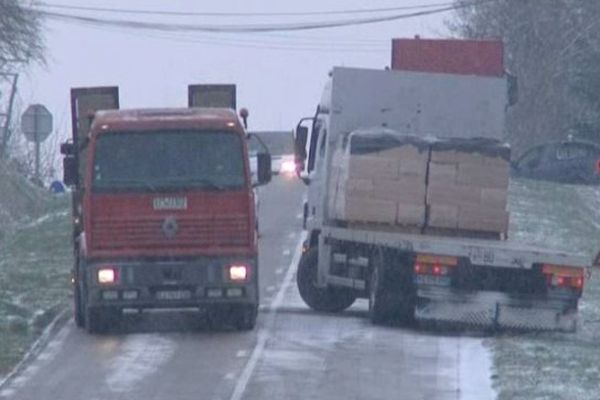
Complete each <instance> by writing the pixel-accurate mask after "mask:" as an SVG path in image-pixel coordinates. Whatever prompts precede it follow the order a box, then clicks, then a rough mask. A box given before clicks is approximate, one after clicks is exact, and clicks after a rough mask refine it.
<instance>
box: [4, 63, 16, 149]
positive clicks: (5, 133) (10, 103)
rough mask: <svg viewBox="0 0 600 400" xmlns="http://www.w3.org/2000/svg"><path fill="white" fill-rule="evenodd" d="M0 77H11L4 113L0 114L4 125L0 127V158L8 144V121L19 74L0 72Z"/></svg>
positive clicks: (9, 132) (11, 111)
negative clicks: (0, 132)
mask: <svg viewBox="0 0 600 400" xmlns="http://www.w3.org/2000/svg"><path fill="white" fill-rule="evenodd" d="M0 77H4V78H5V79H8V78H9V77H12V86H11V91H10V96H9V99H8V107H7V111H6V113H5V114H0V116H2V115H4V117H5V118H4V126H3V127H2V144H1V147H0V158H4V157H6V147H7V146H8V140H9V139H10V134H11V131H10V121H11V118H12V113H13V106H14V103H15V97H16V94H17V81H18V79H19V74H17V73H0Z"/></svg>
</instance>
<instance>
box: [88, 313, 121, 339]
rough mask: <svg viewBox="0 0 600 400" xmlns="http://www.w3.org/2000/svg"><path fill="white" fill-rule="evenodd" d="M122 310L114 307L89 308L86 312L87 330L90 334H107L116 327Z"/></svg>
mask: <svg viewBox="0 0 600 400" xmlns="http://www.w3.org/2000/svg"><path fill="white" fill-rule="evenodd" d="M120 317H121V310H119V309H118V308H113V307H88V308H87V310H86V312H85V328H86V330H87V331H88V333H106V332H108V331H109V330H110V329H111V328H113V327H115V326H116V325H117V324H118V322H119V320H120Z"/></svg>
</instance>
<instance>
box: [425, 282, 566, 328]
mask: <svg viewBox="0 0 600 400" xmlns="http://www.w3.org/2000/svg"><path fill="white" fill-rule="evenodd" d="M426 294H427V296H424V293H423V290H422V289H420V290H419V296H418V301H417V307H416V309H415V318H416V319H417V321H420V322H431V323H447V324H454V325H459V326H465V327H475V328H483V329H492V330H550V331H562V332H574V331H575V330H576V328H577V312H576V311H575V310H573V309H569V305H570V303H569V302H567V301H562V300H552V301H549V300H540V299H524V298H512V297H509V296H507V295H505V294H502V293H492V292H486V293H477V294H469V295H464V294H463V295H460V294H456V293H449V292H446V293H444V292H443V291H439V290H436V291H431V290H427V291H426Z"/></svg>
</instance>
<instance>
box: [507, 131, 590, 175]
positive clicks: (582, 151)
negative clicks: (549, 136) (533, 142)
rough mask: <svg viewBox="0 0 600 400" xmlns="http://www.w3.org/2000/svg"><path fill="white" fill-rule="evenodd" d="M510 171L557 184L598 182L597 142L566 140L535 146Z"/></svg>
mask: <svg viewBox="0 0 600 400" xmlns="http://www.w3.org/2000/svg"><path fill="white" fill-rule="evenodd" d="M512 174H513V176H515V177H523V178H531V179H540V180H547V181H553V182H560V183H573V184H588V185H592V184H593V185H598V184H600V145H598V144H596V143H592V142H588V141H583V140H566V141H561V142H550V143H546V144H543V145H540V146H536V147H533V148H531V149H529V150H528V151H527V152H526V153H525V154H524V155H523V156H522V157H521V158H519V159H518V160H517V161H516V162H515V163H514V164H513V169H512Z"/></svg>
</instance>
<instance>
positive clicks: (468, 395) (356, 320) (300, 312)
mask: <svg viewBox="0 0 600 400" xmlns="http://www.w3.org/2000/svg"><path fill="white" fill-rule="evenodd" d="M302 190H303V187H302V186H301V184H299V183H297V182H290V181H285V180H284V179H281V178H277V179H275V180H274V182H273V183H272V184H270V185H269V186H268V187H267V188H265V189H263V190H262V191H261V230H262V233H263V235H262V238H261V260H260V264H261V268H262V271H261V315H260V318H259V324H258V328H257V329H256V330H255V331H254V332H249V333H239V332H210V331H207V330H206V329H205V328H204V327H203V326H201V324H200V323H199V322H197V321H196V319H194V318H192V316H190V315H172V316H164V315H160V316H154V317H156V318H151V319H149V318H144V319H143V320H139V321H135V320H132V321H130V322H128V323H127V324H126V325H127V326H126V327H125V329H124V332H119V333H113V334H109V335H106V336H91V335H88V334H86V333H84V332H83V331H82V330H79V329H76V328H75V327H74V325H73V323H72V322H69V323H68V324H67V325H66V326H65V327H64V328H62V329H61V330H60V331H59V332H58V334H57V335H56V336H55V338H54V339H53V340H52V341H51V342H50V343H49V345H48V346H47V347H46V349H45V350H44V351H43V352H42V353H41V354H40V356H39V357H38V358H37V360H35V361H34V362H33V363H31V364H30V365H29V366H28V367H27V368H26V369H25V370H24V371H23V373H21V374H20V375H19V376H17V377H16V378H15V379H13V380H12V381H11V382H9V384H8V385H5V386H4V387H3V388H2V390H0V399H15V400H16V399H19V400H26V399H27V400H41V399H61V400H75V399H86V400H95V399H128V400H134V399H144V400H151V399H203V400H204V399H205V400H216V399H221V400H229V399H232V400H239V399H256V400H258V399H344V400H346V399H393V398H402V399H409V400H412V399H442V400H445V399H453V400H456V399H474V400H475V399H476V400H486V399H493V398H494V397H495V394H494V392H493V390H492V389H491V380H490V374H491V373H490V362H491V357H490V355H489V350H488V349H487V347H486V346H485V345H484V342H485V340H484V339H481V338H470V337H456V336H443V335H434V334H431V333H426V332H419V331H411V330H406V329H401V328H384V327H376V326H372V325H370V324H369V322H368V320H367V319H366V318H365V317H366V315H365V314H366V304H365V303H364V302H360V301H359V302H357V303H356V305H355V306H353V307H352V308H351V309H350V310H348V311H347V312H345V313H343V314H340V315H331V316H328V315H319V314H316V313H314V312H312V311H310V310H309V309H308V308H307V307H306V306H305V305H304V304H303V303H302V301H301V300H300V298H299V296H298V294H297V290H296V286H295V282H294V268H295V262H294V261H295V260H296V259H297V257H298V256H299V254H298V251H299V242H300V240H301V238H302V233H301V229H300V226H301V221H300V219H299V216H300V212H301V194H302Z"/></svg>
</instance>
